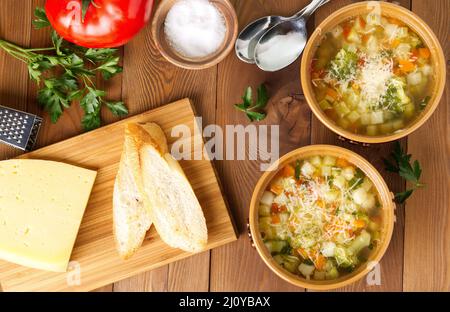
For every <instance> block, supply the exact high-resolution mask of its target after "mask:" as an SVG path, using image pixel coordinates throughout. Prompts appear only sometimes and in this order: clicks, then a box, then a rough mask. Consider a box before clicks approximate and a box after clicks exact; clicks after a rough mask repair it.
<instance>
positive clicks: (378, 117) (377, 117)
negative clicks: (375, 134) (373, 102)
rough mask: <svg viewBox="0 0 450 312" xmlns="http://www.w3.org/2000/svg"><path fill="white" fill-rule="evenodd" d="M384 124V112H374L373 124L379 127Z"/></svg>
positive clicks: (372, 115) (372, 116)
mask: <svg viewBox="0 0 450 312" xmlns="http://www.w3.org/2000/svg"><path fill="white" fill-rule="evenodd" d="M383 122H384V117H383V111H376V112H372V114H371V124H373V125H378V124H382V123H383Z"/></svg>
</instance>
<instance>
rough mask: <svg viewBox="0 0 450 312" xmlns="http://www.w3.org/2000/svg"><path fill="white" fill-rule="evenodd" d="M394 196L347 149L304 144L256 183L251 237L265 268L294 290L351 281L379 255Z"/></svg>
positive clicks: (383, 247)
mask: <svg viewBox="0 0 450 312" xmlns="http://www.w3.org/2000/svg"><path fill="white" fill-rule="evenodd" d="M394 209H395V205H394V203H393V194H392V193H391V192H390V191H389V189H388V187H387V185H386V183H385V182H384V180H383V178H382V177H381V175H380V174H379V173H378V171H377V170H376V169H375V168H374V167H373V166H372V165H371V164H370V163H369V162H368V161H367V160H365V159H364V158H362V157H361V156H359V155H358V154H356V153H354V152H352V151H349V150H347V149H344V148H341V147H337V146H330V145H311V146H307V147H302V148H299V149H297V150H294V151H292V152H290V153H288V154H286V155H285V156H283V157H282V158H281V159H280V160H279V161H278V163H274V164H273V165H272V167H271V168H270V169H269V170H268V171H266V172H265V173H264V174H263V175H262V177H261V178H260V180H259V181H258V183H257V185H256V188H255V190H254V192H253V197H252V200H251V204H250V216H249V222H250V231H251V235H252V238H253V242H254V245H255V247H256V249H257V251H258V253H259V254H260V256H261V258H262V259H263V260H264V262H265V263H266V264H267V265H268V266H269V268H270V269H272V271H273V272H275V273H276V274H277V275H278V276H280V277H281V278H283V279H284V280H286V281H288V282H289V283H291V284H294V285H296V286H299V287H304V288H310V289H316V290H328V289H335V288H338V287H342V286H345V285H348V284H350V283H353V282H355V281H357V280H359V279H361V278H362V277H364V276H365V275H366V274H367V273H368V272H370V271H371V270H372V269H373V268H374V266H375V265H376V264H377V263H378V262H379V261H380V259H381V257H382V256H383V255H384V253H385V251H386V249H387V247H388V245H389V242H390V240H391V236H392V230H393V226H394V219H395V217H394Z"/></svg>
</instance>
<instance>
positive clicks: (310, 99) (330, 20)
mask: <svg viewBox="0 0 450 312" xmlns="http://www.w3.org/2000/svg"><path fill="white" fill-rule="evenodd" d="M373 2H374V1H364V2H358V3H354V4H350V5H347V6H344V7H342V8H340V9H339V10H337V11H335V12H333V13H332V14H331V15H329V16H328V17H327V18H325V19H324V20H323V21H322V22H321V23H320V24H319V25H318V26H317V27H316V29H315V30H314V32H313V33H312V34H311V36H310V38H309V39H308V42H307V44H306V46H305V50H304V52H303V55H302V60H301V64H300V80H301V86H302V90H303V93H304V95H305V99H306V102H307V103H308V105H309V107H310V108H311V110H312V111H313V113H314V115H315V116H316V117H317V118H318V119H319V120H320V121H321V122H322V124H324V125H325V126H326V127H327V128H328V129H330V130H331V131H333V132H334V133H336V134H338V135H340V136H342V137H344V138H347V139H349V140H352V141H356V142H362V143H369V144H372V143H386V142H391V141H395V140H398V139H401V138H403V137H406V136H408V135H409V134H411V133H412V132H414V131H416V130H417V129H418V128H420V127H421V126H422V125H423V124H425V122H426V121H427V120H428V119H429V118H430V117H431V115H432V114H433V113H434V111H435V110H436V108H437V106H438V105H439V103H440V100H441V98H442V95H443V93H444V89H445V83H446V66H445V64H446V62H445V57H444V52H443V50H442V46H441V44H440V42H439V40H438V38H437V37H436V35H435V34H434V32H433V31H432V29H431V28H430V27H429V26H428V25H427V24H426V23H425V22H424V21H423V20H422V19H421V18H420V17H419V16H418V15H416V14H415V13H413V12H411V11H410V10H408V9H406V8H404V7H402V6H400V5H396V4H393V3H389V2H376V4H377V5H380V6H381V9H382V10H383V9H387V10H394V11H396V13H400V14H405V15H407V16H408V18H409V20H412V21H414V22H413V23H407V22H405V21H404V20H403V21H404V22H405V24H406V25H407V26H408V27H409V28H411V29H412V30H413V31H414V32H415V33H418V29H419V28H420V31H419V32H420V33H421V34H422V35H421V36H420V37H421V39H422V40H426V41H428V42H432V43H433V46H434V47H435V49H433V50H434V51H433V52H434V56H435V65H436V66H435V67H439V70H440V71H441V72H440V74H439V75H436V76H435V80H436V81H435V84H437V85H438V89H437V90H436V91H435V94H434V97H433V98H432V102H431V103H429V104H428V106H429V107H428V108H427V109H426V110H425V111H424V112H423V113H422V115H421V116H420V117H419V118H417V119H416V120H414V121H413V122H412V123H410V124H409V125H408V126H407V127H406V128H405V129H403V130H401V131H400V132H398V133H393V134H389V135H377V136H369V135H363V134H355V133H352V132H350V131H347V130H345V129H344V128H342V127H340V126H338V125H337V124H336V123H335V122H334V121H333V120H331V119H330V118H329V117H328V116H326V115H325V113H324V112H323V111H322V109H320V107H319V106H318V103H316V102H317V101H316V99H315V96H314V94H313V93H314V91H312V84H311V81H310V79H309V78H310V77H309V62H308V61H309V59H310V58H311V57H312V56H311V54H312V53H315V51H316V49H315V47H314V46H313V44H315V43H316V42H317V41H318V40H319V39H321V38H322V36H323V29H326V28H330V27H333V26H335V25H337V24H338V23H336V22H335V19H336V18H337V17H339V16H340V15H341V14H343V13H347V12H349V11H352V10H354V9H359V8H364V7H365V8H369V7H370V5H371V4H372V3H373ZM356 15H358V14H356ZM356 15H355V16H356ZM425 37H426V38H425Z"/></svg>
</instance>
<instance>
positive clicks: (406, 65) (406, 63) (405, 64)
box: [398, 60, 416, 73]
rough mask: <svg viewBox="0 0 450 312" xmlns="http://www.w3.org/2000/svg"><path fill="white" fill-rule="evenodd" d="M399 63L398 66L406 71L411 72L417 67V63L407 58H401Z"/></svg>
mask: <svg viewBox="0 0 450 312" xmlns="http://www.w3.org/2000/svg"><path fill="white" fill-rule="evenodd" d="M398 63H399V65H398V67H399V68H400V70H401V71H402V72H404V73H409V72H412V71H413V70H414V69H415V68H416V65H414V64H413V63H412V62H410V61H406V60H399V61H398Z"/></svg>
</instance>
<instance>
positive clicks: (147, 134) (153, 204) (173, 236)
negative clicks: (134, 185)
mask: <svg viewBox="0 0 450 312" xmlns="http://www.w3.org/2000/svg"><path fill="white" fill-rule="evenodd" d="M129 131H130V133H131V134H132V135H133V137H134V138H135V141H136V142H137V143H138V146H139V147H138V148H139V157H140V165H141V170H142V180H143V185H144V191H145V194H146V196H147V198H148V200H149V203H150V216H151V219H152V221H153V224H154V225H155V227H156V230H157V232H158V234H159V235H160V237H161V239H162V240H163V241H164V242H165V243H166V244H168V245H169V246H171V247H174V248H180V249H182V250H185V251H188V252H199V251H201V250H203V249H204V248H205V247H206V243H207V240H208V232H207V228H206V221H205V217H204V215H203V211H202V208H201V206H200V203H199V202H198V199H197V197H196V196H195V194H194V191H193V190H192V187H191V185H190V183H189V181H188V180H187V178H186V176H185V175H184V172H183V170H182V168H181V167H180V165H179V164H178V162H177V161H176V160H175V159H174V158H173V157H172V156H171V155H170V154H169V149H168V146H167V140H166V137H165V135H164V132H163V131H162V129H161V128H160V127H159V126H158V125H157V124H155V123H148V124H145V125H138V124H132V125H130V126H129Z"/></svg>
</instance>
